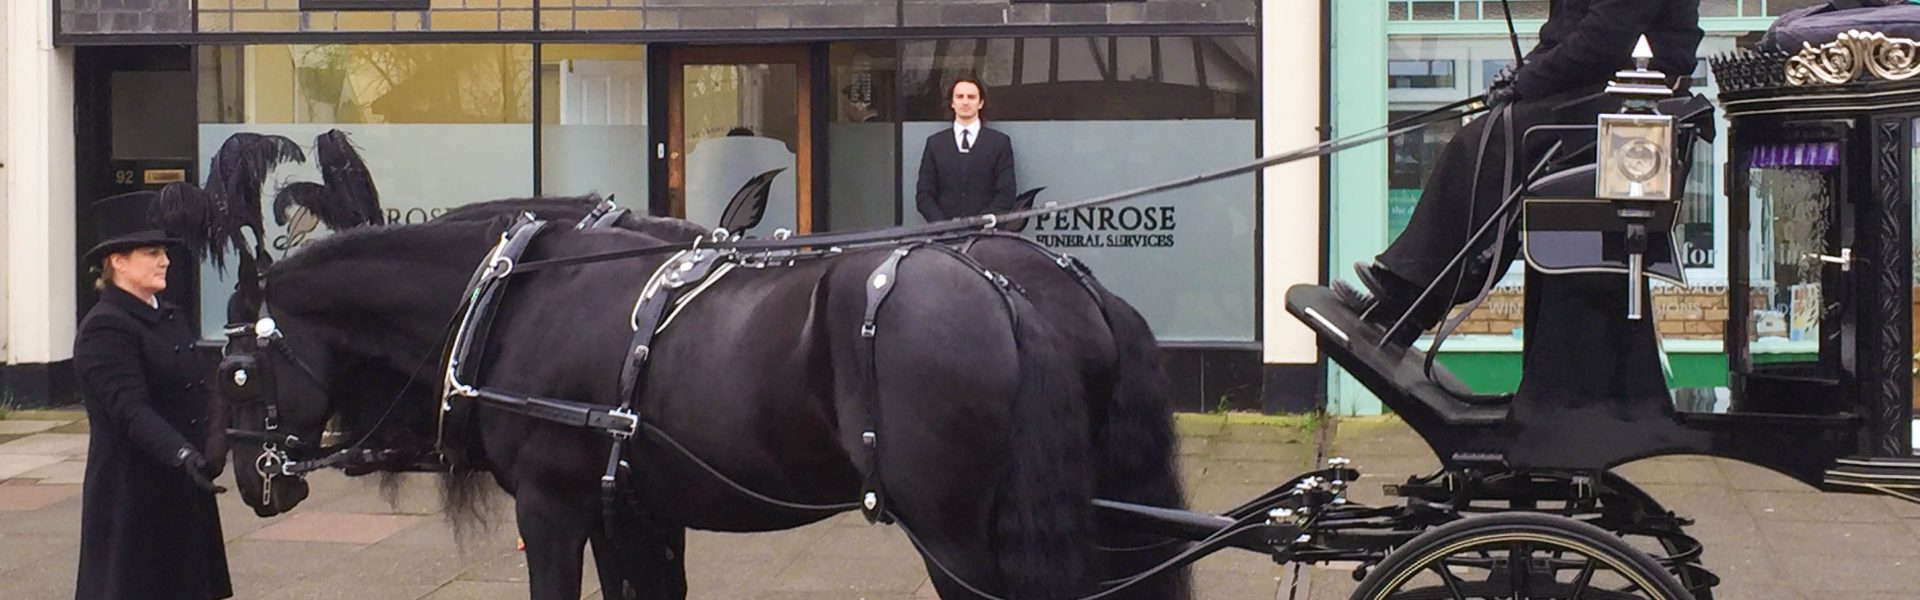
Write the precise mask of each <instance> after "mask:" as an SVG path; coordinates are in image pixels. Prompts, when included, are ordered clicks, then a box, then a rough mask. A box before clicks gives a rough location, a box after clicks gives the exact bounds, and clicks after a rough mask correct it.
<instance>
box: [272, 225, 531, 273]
mask: <svg viewBox="0 0 1920 600" xmlns="http://www.w3.org/2000/svg"><path fill="white" fill-rule="evenodd" d="M506 224H507V221H506V220H505V219H489V220H485V221H478V220H473V221H454V222H445V223H441V222H433V223H418V224H411V225H390V226H386V227H359V228H354V229H349V230H346V231H341V232H336V233H334V234H333V235H329V236H327V237H325V238H322V239H319V240H316V241H314V242H311V243H308V244H305V245H302V246H301V247H300V250H299V251H298V252H294V253H293V254H291V255H289V256H287V257H286V258H284V259H281V260H280V261H278V262H275V263H274V264H273V266H271V267H268V269H267V273H266V278H267V280H269V281H272V280H273V279H275V278H276V277H284V276H286V275H288V274H289V273H293V272H297V271H301V270H304V269H309V268H312V267H313V266H315V265H319V264H324V263H329V262H334V261H340V260H353V259H358V258H363V257H368V256H393V255H395V254H396V253H407V252H412V251H416V250H418V249H420V248H421V247H422V246H426V247H442V248H443V247H447V246H448V245H451V244H459V243H472V242H473V241H474V240H475V239H481V238H482V237H483V236H488V235H489V234H491V233H494V232H498V231H504V230H505V229H506Z"/></svg>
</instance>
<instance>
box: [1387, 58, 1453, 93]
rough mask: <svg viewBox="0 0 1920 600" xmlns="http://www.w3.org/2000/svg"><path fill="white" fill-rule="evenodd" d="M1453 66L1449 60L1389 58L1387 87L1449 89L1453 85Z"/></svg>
mask: <svg viewBox="0 0 1920 600" xmlns="http://www.w3.org/2000/svg"><path fill="white" fill-rule="evenodd" d="M1453 66H1454V61H1451V60H1389V61H1387V87H1389V88H1410V89H1422V88H1449V89H1451V88H1452V87H1453V86H1454V79H1453V74H1454V68H1453Z"/></svg>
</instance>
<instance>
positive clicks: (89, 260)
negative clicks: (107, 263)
mask: <svg viewBox="0 0 1920 600" xmlns="http://www.w3.org/2000/svg"><path fill="white" fill-rule="evenodd" d="M156 196H159V193H157V192H153V191H150V190H141V191H138V192H127V193H125V194H120V195H116V196H109V197H107V198H106V199H103V200H101V201H99V202H95V203H93V226H94V227H93V228H94V231H95V232H96V233H98V234H99V235H98V239H99V240H100V243H98V244H94V246H93V249H92V250H88V251H87V254H86V257H85V258H84V259H83V260H84V261H85V264H86V265H87V266H90V267H92V266H99V265H100V259H102V258H106V256H107V255H109V254H113V253H115V252H125V251H127V250H132V249H134V248H145V247H148V246H169V245H172V246H178V245H180V239H179V238H175V237H171V236H168V235H167V232H165V231H161V230H160V228H159V227H155V226H154V225H153V220H152V218H151V217H149V216H148V212H147V211H148V210H149V208H150V207H151V206H152V205H153V199H154V198H155V197H156Z"/></svg>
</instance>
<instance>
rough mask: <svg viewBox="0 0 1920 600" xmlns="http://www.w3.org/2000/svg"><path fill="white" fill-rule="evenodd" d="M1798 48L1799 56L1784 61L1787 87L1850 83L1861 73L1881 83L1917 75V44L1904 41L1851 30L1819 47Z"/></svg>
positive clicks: (1919, 68)
mask: <svg viewBox="0 0 1920 600" xmlns="http://www.w3.org/2000/svg"><path fill="white" fill-rule="evenodd" d="M1801 46H1802V48H1801V49H1800V53H1799V54H1796V55H1794V56H1793V58H1789V59H1787V83H1788V84H1790V85H1819V84H1831V85H1838V84H1843V83H1851V82H1853V81H1856V80H1861V79H1864V78H1863V77H1862V76H1861V75H1862V74H1863V73H1868V74H1872V76H1873V78H1875V79H1880V80H1884V81H1900V80H1903V79H1909V78H1912V77H1914V76H1915V75H1920V42H1916V41H1914V40H1910V39H1906V38H1896V37H1887V35H1886V34H1884V33H1870V32H1865V31H1859V30H1852V31H1848V32H1846V33H1842V34H1840V37H1839V38H1838V39H1835V40H1834V41H1831V42H1827V43H1825V44H1821V45H1819V46H1814V45H1813V43H1812V42H1802V43H1801Z"/></svg>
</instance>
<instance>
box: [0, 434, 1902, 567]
mask: <svg viewBox="0 0 1920 600" xmlns="http://www.w3.org/2000/svg"><path fill="white" fill-rule="evenodd" d="M1179 429H1180V434H1181V448H1180V462H1181V467H1182V474H1183V476H1184V477H1185V479H1186V481H1187V487H1188V493H1189V496H1190V497H1191V498H1192V500H1193V505H1194V506H1195V507H1197V508H1199V509H1202V510H1221V509H1225V508H1228V507H1231V506H1233V505H1236V504H1238V503H1239V502H1240V501H1243V500H1246V499H1248V498H1250V497H1252V496H1254V495H1256V494H1258V493H1260V492H1264V491H1266V490H1267V488H1268V486H1271V485H1273V484H1274V483H1277V482H1278V481H1281V480H1284V479H1286V478H1288V477H1290V476H1292V475H1294V474H1297V473H1299V472H1300V471H1302V470H1305V469H1306V468H1307V467H1308V465H1310V464H1312V462H1313V461H1314V460H1315V456H1316V452H1315V450H1316V443H1315V440H1316V439H1321V436H1319V435H1317V433H1320V432H1319V431H1317V430H1316V429H1314V428H1313V424H1312V423H1306V422H1303V421H1300V420H1288V419H1280V420H1275V419H1263V418H1259V417H1243V416H1237V415H1236V416H1233V417H1226V416H1220V415H1182V416H1181V419H1180V421H1179ZM85 431H86V427H85V423H84V422H80V421H77V415H76V414H74V413H57V412H48V413H34V412H27V413H14V414H12V415H10V416H9V418H8V419H7V420H3V421H0V598H7V599H13V598H33V599H37V598H63V597H71V594H72V588H73V576H74V561H75V553H76V547H77V540H76V539H75V538H76V535H77V532H78V528H79V519H80V517H79V492H80V486H79V480H80V468H81V466H82V465H83V464H84V460H85V455H84V453H85ZM1331 433H1332V434H1333V435H1331V436H1330V445H1331V448H1330V450H1329V452H1330V453H1331V454H1333V455H1341V456H1347V457H1350V458H1353V459H1354V460H1355V461H1356V464H1357V466H1359V467H1360V468H1361V470H1362V472H1363V473H1365V474H1366V478H1365V479H1363V480H1361V482H1360V484H1359V485H1358V486H1357V487H1356V490H1355V494H1356V496H1359V497H1361V498H1362V499H1375V500H1377V499H1378V498H1379V497H1380V493H1379V489H1380V488H1379V484H1381V483H1388V482H1393V481H1398V480H1401V479H1404V478H1405V477H1406V476H1407V475H1411V474H1414V473H1417V472H1424V471H1427V470H1430V469H1431V468H1432V466H1433V465H1434V464H1435V462H1434V459H1433V458H1432V456H1431V453H1430V452H1428V450H1427V449H1426V446H1425V445H1424V444H1423V443H1422V442H1421V441H1420V440H1419V439H1418V438H1417V437H1416V436H1415V435H1414V434H1413V433H1412V432H1411V431H1410V430H1408V429H1407V428H1406V427H1405V425H1403V424H1401V423H1399V422H1398V421H1395V420H1392V419H1348V420H1343V421H1341V422H1339V423H1338V424H1337V426H1334V427H1332V430H1331ZM1623 472H1624V474H1625V475H1626V476H1627V477H1628V478H1629V479H1630V480H1632V481H1634V482H1636V483H1638V484H1640V485H1641V486H1642V487H1643V488H1645V489H1647V490H1648V491H1649V492H1651V493H1652V494H1653V495H1654V496H1655V497H1656V498H1657V499H1659V500H1660V501H1661V502H1663V503H1665V504H1666V505H1668V506H1669V507H1670V508H1672V509H1674V510H1677V511H1680V512H1681V513H1683V514H1687V515H1690V516H1693V517H1695V518H1696V519H1698V524H1697V525H1696V526H1695V528H1694V533H1695V535H1696V536H1697V537H1699V538H1701V539H1702V541H1703V542H1705V544H1706V547H1707V554H1706V562H1707V565H1708V566H1709V567H1710V568H1712V569H1714V570H1715V571H1716V572H1718V573H1720V575H1721V576H1722V578H1723V579H1725V580H1726V583H1725V584H1723V586H1722V587H1721V588H1720V589H1719V595H1718V597H1719V598H1721V599H1723V600H1745V599H1769V600H1772V599H1789V600H1791V599H1795V598H1805V599H1809V600H1812V599H1825V598H1841V597H1844V598H1863V599H1870V600H1891V599H1893V598H1920V507H1916V506H1908V505H1905V504H1903V503H1899V502H1895V501H1892V500H1888V499H1884V498H1878V497H1871V496H1853V495H1840V494H1821V493H1818V492H1815V491H1813V490H1811V489H1809V488H1806V487H1804V486H1801V485H1799V484H1797V483H1795V482H1792V481H1791V480H1788V479H1786V478H1785V477H1782V476H1779V475H1776V474H1773V473H1770V472H1766V471H1763V470H1760V469H1757V468H1754V467H1749V466H1746V465H1742V464H1738V463H1731V462H1726V461H1720V460H1711V459H1702V458H1674V459H1660V460H1654V461H1646V462H1643V463H1636V464H1633V465H1628V466H1627V467H1625V468H1624V469H1623ZM230 477H231V476H228V479H229V481H227V482H226V484H227V485H228V486H229V487H231V481H230ZM432 483H433V482H432V481H430V480H429V479H428V478H427V477H422V476H407V477H405V478H403V479H402V481H401V484H400V485H399V486H397V487H396V488H395V493H394V494H393V495H392V496H391V497H386V496H384V495H383V494H382V493H381V491H380V487H379V486H378V485H376V484H375V483H374V482H372V481H356V480H348V479H346V478H344V477H341V476H338V475H336V474H333V473H325V474H320V475H317V476H315V477H314V478H313V495H312V497H311V498H309V499H308V500H307V501H306V503H304V504H303V505H302V506H301V507H300V508H299V509H298V510H296V511H294V514H291V515H285V516H281V517H276V518H273V519H260V518H257V517H254V516H253V514H252V512H251V511H250V510H248V509H247V508H245V507H244V506H242V505H241V504H240V502H239V500H238V499H237V498H236V497H234V496H233V495H232V494H227V495H224V496H222V497H221V499H220V506H221V510H222V515H223V520H222V523H223V526H224V528H225V532H226V535H227V539H228V543H227V554H228V557H229V559H230V560H231V561H232V571H233V576H234V581H235V584H236V587H237V588H238V589H237V592H238V594H237V596H238V597H239V598H269V599H283V598H284V599H294V598H356V599H360V598H370V599H388V598H397V599H409V598H432V599H451V598H461V599H467V598H471V599H490V598H525V597H526V572H525V562H524V561H523V556H522V554H521V553H519V552H517V551H515V550H514V549H513V543H514V534H513V527H512V516H511V512H510V511H509V510H508V507H509V505H508V503H507V502H506V499H505V498H501V501H500V502H496V503H495V506H494V510H492V511H491V513H490V514H491V515H492V518H491V521H492V523H493V527H492V528H491V529H488V530H483V531H475V532H468V533H467V534H466V535H465V536H463V537H459V538H458V539H457V538H456V536H455V535H454V533H453V532H452V531H451V530H450V529H449V527H448V526H447V524H446V522H445V520H444V519H442V518H440V517H439V516H438V515H437V514H435V513H436V511H437V509H438V505H439V502H438V497H437V495H436V492H435V489H434V487H433V485H432ZM687 552H688V556H689V574H688V575H689V579H690V582H691V583H690V585H691V587H692V588H693V594H692V596H693V597H695V598H716V599H717V598H728V599H739V598H750V599H783V600H807V599H821V600H825V599H830V598H831V599H845V598H876V599H878V598H888V599H903V600H909V599H921V598H932V597H934V596H933V593H932V589H931V588H930V587H929V586H928V585H927V583H926V582H927V579H926V573H925V570H924V568H923V567H922V566H921V564H920V563H919V561H918V560H917V559H916V558H915V557H914V554H913V552H912V548H911V546H910V545H908V544H907V542H906V541H905V539H904V538H903V537H901V536H900V534H899V533H898V531H897V530H895V529H892V528H887V527H874V526H869V525H867V524H866V522H865V521H864V520H862V519H861V518H860V517H859V515H857V514H847V515H842V516H839V517H836V518H833V519H829V520H827V521H824V522H821V523H817V524H814V525H811V526H807V527H803V528H799V529H795V530H791V531H786V532H780V533H765V534H751V535H737V534H713V533H698V532H696V533H694V534H692V535H690V536H689V540H688V550H687ZM583 575H584V582H585V588H586V589H587V590H588V591H589V592H590V593H593V594H594V595H593V596H591V597H598V594H597V591H598V590H597V588H598V584H597V582H596V581H595V580H594V578H593V575H592V573H591V566H589V572H588V573H585V574H583ZM1195 579H1196V580H1197V581H1198V582H1199V587H1200V594H1199V595H1200V597H1201V598H1206V599H1236V600H1252V599H1262V600H1264V599H1271V598H1313V599H1319V598H1327V599H1333V598H1345V597H1346V595H1347V593H1348V592H1349V591H1350V590H1351V589H1352V587H1353V585H1354V584H1353V579H1352V578H1351V577H1350V575H1349V571H1347V570H1344V569H1340V568H1333V567H1308V568H1305V569H1303V570H1301V571H1300V572H1299V573H1298V575H1296V574H1295V573H1294V572H1292V571H1291V570H1289V569H1282V568H1280V567H1276V566H1274V565H1273V564H1272V563H1271V562H1270V561H1269V560H1268V559H1267V558H1265V557H1262V556H1256V555H1252V554H1247V553H1222V554H1217V555H1215V556H1212V557H1209V558H1207V559H1205V560H1203V561H1201V562H1200V563H1199V565H1198V572H1197V573H1196V576H1195ZM1296 580H1298V584H1296Z"/></svg>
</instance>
